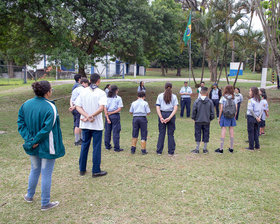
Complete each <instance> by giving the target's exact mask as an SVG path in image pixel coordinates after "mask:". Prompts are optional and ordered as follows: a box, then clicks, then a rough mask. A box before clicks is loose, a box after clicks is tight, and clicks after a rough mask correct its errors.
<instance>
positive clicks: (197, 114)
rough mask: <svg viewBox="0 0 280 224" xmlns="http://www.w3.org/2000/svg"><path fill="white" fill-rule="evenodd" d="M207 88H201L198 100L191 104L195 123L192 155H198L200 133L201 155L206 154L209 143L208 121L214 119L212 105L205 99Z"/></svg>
mask: <svg viewBox="0 0 280 224" xmlns="http://www.w3.org/2000/svg"><path fill="white" fill-rule="evenodd" d="M207 91H208V88H207V87H202V88H201V91H200V94H201V96H200V98H198V99H196V101H195V102H194V104H193V111H192V119H193V120H194V121H195V125H194V129H195V134H194V136H195V141H196V144H197V146H196V148H195V150H192V153H199V145H200V141H201V132H202V133H203V139H202V141H203V142H204V148H203V153H208V150H207V143H208V142H209V132H210V121H212V120H213V119H214V105H213V102H212V101H211V100H210V99H209V98H208V97H207Z"/></svg>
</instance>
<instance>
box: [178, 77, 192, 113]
mask: <svg viewBox="0 0 280 224" xmlns="http://www.w3.org/2000/svg"><path fill="white" fill-rule="evenodd" d="M191 94H192V88H191V87H190V86H188V82H184V86H183V87H182V88H181V90H180V95H181V113H180V117H183V116H184V110H185V108H186V113H187V117H190V116H191Z"/></svg>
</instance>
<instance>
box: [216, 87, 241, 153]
mask: <svg viewBox="0 0 280 224" xmlns="http://www.w3.org/2000/svg"><path fill="white" fill-rule="evenodd" d="M219 103H220V111H219V124H220V126H221V128H222V130H221V144H220V148H218V149H216V150H215V152H217V153H223V152H224V141H225V136H226V131H227V127H228V128H229V135H230V147H229V149H228V150H229V152H231V153H232V152H233V142H234V129H233V128H234V127H235V126H236V120H235V116H236V110H237V104H236V102H235V100H234V89H233V86H231V85H228V86H226V87H225V89H224V93H223V96H222V98H221V99H220V102H219Z"/></svg>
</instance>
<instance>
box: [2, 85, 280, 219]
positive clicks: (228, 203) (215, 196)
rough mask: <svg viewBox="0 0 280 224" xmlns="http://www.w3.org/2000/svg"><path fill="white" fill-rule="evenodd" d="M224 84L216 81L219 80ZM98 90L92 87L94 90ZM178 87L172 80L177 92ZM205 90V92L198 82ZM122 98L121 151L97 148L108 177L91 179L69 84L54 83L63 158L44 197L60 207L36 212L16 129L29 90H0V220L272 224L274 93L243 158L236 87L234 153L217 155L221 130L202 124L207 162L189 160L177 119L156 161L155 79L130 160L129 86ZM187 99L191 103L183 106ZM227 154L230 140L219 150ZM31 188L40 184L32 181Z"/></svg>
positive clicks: (187, 126)
mask: <svg viewBox="0 0 280 224" xmlns="http://www.w3.org/2000/svg"><path fill="white" fill-rule="evenodd" d="M223 84H224V83H223ZM104 85H105V84H102V85H101V88H102V87H104ZM181 85H182V82H173V86H174V87H173V92H175V93H177V92H179V89H180V87H181ZM206 85H210V84H209V83H206ZM118 86H119V88H120V92H119V95H120V96H121V97H122V98H123V102H124V108H123V110H122V112H121V125H122V131H121V140H120V142H121V147H123V148H124V149H125V151H124V152H121V153H115V152H114V151H107V150H105V148H104V144H102V164H101V166H102V169H104V170H106V171H108V175H107V176H105V177H102V178H95V179H93V178H92V177H91V173H90V170H91V156H90V155H91V152H92V149H91V150H90V154H89V160H88V166H87V168H88V173H87V174H86V175H85V176H83V177H81V176H79V169H78V160H79V153H80V148H79V147H75V146H74V144H73V143H74V137H73V132H72V125H73V124H72V123H73V120H72V114H71V113H70V112H68V106H69V105H68V102H69V97H70V93H71V87H72V85H61V86H54V94H53V97H52V98H53V99H58V100H57V101H56V106H57V108H58V111H59V116H60V119H61V128H62V133H63V140H64V144H65V148H66V155H65V156H64V157H63V158H60V159H58V160H57V161H56V164H55V169H54V173H53V183H52V192H51V200H58V201H60V205H59V207H57V208H55V209H53V210H50V211H47V212H41V211H40V206H41V203H40V194H41V189H40V184H39V185H38V188H37V193H36V194H35V197H34V202H33V203H32V204H28V203H25V202H24V200H23V195H24V194H25V193H26V189H27V182H28V175H29V171H30V160H29V158H28V156H27V155H26V154H25V152H24V150H23V148H22V144H23V140H22V139H21V137H20V135H19V134H18V132H17V124H16V121H17V112H18V109H19V107H20V106H21V104H22V103H23V102H24V101H25V100H27V99H29V98H31V97H33V93H32V91H31V89H30V88H23V87H21V88H17V89H14V90H13V91H12V92H8V93H7V92H5V94H1V91H0V104H1V107H0V131H5V132H6V133H5V134H0V145H1V150H0V161H1V162H0V163H1V166H0V173H1V175H0V195H1V199H2V200H1V203H0V214H1V218H0V223H13V224H14V223H108V224H109V223H110V224H111V223H227V224H228V223H234V224H235V223H254V224H256V223H280V210H279V208H280V200H279V199H280V190H279V186H280V154H279V143H280V141H279V131H280V128H279V127H280V119H279V113H280V107H279V105H280V97H279V91H278V90H275V89H272V90H267V93H268V97H269V100H268V102H269V106H270V117H269V118H268V119H267V121H266V124H267V128H266V135H265V136H261V137H260V144H261V150H259V151H255V152H249V151H247V150H245V149H244V148H245V147H247V144H246V143H245V142H244V141H245V140H246V139H247V132H246V120H245V118H244V114H245V110H246V104H247V95H248V94H247V93H248V89H249V87H250V86H252V84H247V83H240V85H239V86H240V87H241V92H242V93H243V95H244V98H245V102H243V104H242V105H241V115H240V120H239V121H238V122H237V127H236V128H235V145H234V150H235V152H234V153H233V154H230V153H229V152H228V151H226V150H225V152H224V154H223V155H217V154H215V153H214V150H215V149H216V148H218V147H219V139H220V128H219V126H218V122H217V120H214V121H212V123H211V132H210V143H209V144H208V149H209V151H210V153H209V154H208V155H202V154H199V155H193V154H191V153H190V150H192V149H194V147H195V141H194V123H193V121H192V120H191V119H187V118H180V117H179V113H177V118H176V131H175V141H176V151H175V153H176V156H175V157H172V158H170V157H168V156H167V142H165V148H164V151H163V155H162V156H158V155H156V153H155V151H156V143H157V137H158V129H157V122H158V121H157V116H156V111H155V106H154V105H155V101H156V97H157V95H158V94H159V93H160V92H162V91H163V86H164V83H163V82H159V83H146V84H145V86H146V88H147V101H148V102H149V105H150V107H151V109H152V114H151V115H150V116H149V118H148V120H149V123H148V130H149V132H148V142H147V151H148V152H149V154H148V155H146V156H142V155H141V154H140V144H139V142H138V145H137V151H136V154H135V155H131V154H130V144H131V131H132V116H131V115H129V113H128V110H129V107H130V103H131V102H132V101H134V100H135V99H136V90H137V84H136V83H124V82H119V83H118ZM195 98H196V97H195V96H193V99H192V102H193V101H194V99H195ZM228 147H229V136H228V133H227V136H226V139H225V148H228ZM39 182H40V181H39Z"/></svg>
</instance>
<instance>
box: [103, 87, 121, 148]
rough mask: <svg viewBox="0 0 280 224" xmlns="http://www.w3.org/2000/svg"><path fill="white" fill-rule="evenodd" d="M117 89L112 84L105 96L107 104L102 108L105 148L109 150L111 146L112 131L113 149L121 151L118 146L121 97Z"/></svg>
mask: <svg viewBox="0 0 280 224" xmlns="http://www.w3.org/2000/svg"><path fill="white" fill-rule="evenodd" d="M118 92H119V89H118V87H117V86H116V85H112V86H111V88H110V91H109V92H108V96H107V105H106V106H105V108H104V111H105V117H106V119H105V137H104V143H105V148H106V149H108V150H110V149H111V148H112V146H111V134H112V132H113V142H114V151H115V152H121V151H123V149H121V148H120V132H121V119H120V111H121V109H122V107H123V102H122V98H121V97H120V96H118Z"/></svg>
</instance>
